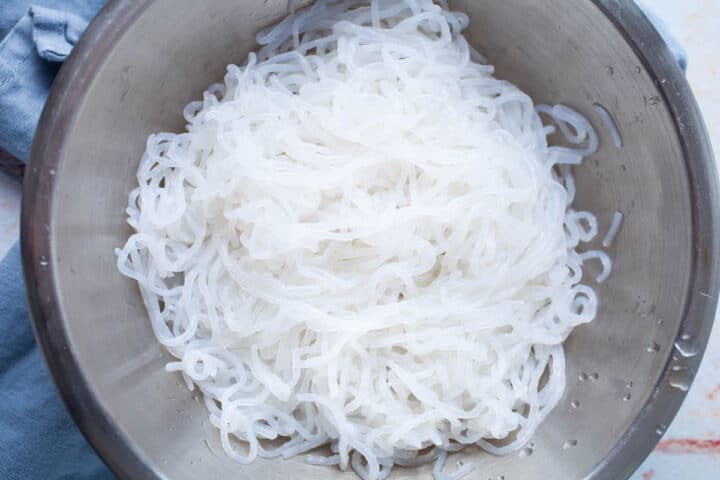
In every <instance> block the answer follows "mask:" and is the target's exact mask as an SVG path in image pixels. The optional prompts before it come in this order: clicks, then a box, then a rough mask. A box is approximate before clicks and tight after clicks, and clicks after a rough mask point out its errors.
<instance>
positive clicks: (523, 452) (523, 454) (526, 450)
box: [518, 447, 533, 457]
mask: <svg viewBox="0 0 720 480" xmlns="http://www.w3.org/2000/svg"><path fill="white" fill-rule="evenodd" d="M532 454H533V449H532V448H530V447H525V448H523V449H522V450H520V453H519V454H518V455H519V456H520V457H529V456H530V455H532Z"/></svg>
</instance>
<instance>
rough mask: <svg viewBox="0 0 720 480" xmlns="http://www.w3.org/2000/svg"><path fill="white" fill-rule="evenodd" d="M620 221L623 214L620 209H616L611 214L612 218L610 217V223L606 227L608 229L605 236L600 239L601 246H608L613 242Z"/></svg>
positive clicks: (618, 229) (620, 223)
mask: <svg viewBox="0 0 720 480" xmlns="http://www.w3.org/2000/svg"><path fill="white" fill-rule="evenodd" d="M622 221H623V214H622V213H621V212H620V211H616V212H615V213H614V214H613V219H612V223H610V228H608V231H607V233H606V234H605V237H603V241H602V246H603V247H605V248H608V247H610V246H611V245H612V244H613V241H614V240H615V237H616V236H617V234H618V232H619V231H620V226H621V225H622Z"/></svg>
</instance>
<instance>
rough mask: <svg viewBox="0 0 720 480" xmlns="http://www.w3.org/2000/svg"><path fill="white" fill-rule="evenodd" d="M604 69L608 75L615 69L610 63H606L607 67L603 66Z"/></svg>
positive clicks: (613, 73)
mask: <svg viewBox="0 0 720 480" xmlns="http://www.w3.org/2000/svg"><path fill="white" fill-rule="evenodd" d="M605 71H606V72H607V74H608V75H615V69H614V68H613V66H612V65H608V66H607V67H605Z"/></svg>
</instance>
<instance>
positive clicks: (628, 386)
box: [625, 382, 633, 389]
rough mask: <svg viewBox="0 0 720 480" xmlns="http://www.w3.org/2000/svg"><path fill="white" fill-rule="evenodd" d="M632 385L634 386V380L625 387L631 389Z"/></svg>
mask: <svg viewBox="0 0 720 480" xmlns="http://www.w3.org/2000/svg"><path fill="white" fill-rule="evenodd" d="M632 387H633V383H632V382H628V383H626V384H625V388H627V389H631V388H632Z"/></svg>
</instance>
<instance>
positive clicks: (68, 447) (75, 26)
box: [0, 0, 687, 480]
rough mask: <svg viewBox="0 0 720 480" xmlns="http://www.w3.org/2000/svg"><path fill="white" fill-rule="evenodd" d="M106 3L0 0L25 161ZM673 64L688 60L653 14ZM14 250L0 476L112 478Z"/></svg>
mask: <svg viewBox="0 0 720 480" xmlns="http://www.w3.org/2000/svg"><path fill="white" fill-rule="evenodd" d="M104 1H105V0H36V1H35V2H34V4H33V5H32V6H31V5H30V3H29V2H27V1H26V0H0V4H1V5H0V6H1V8H0V38H2V39H3V40H2V42H0V147H2V148H4V149H5V150H7V151H8V152H9V153H11V154H12V155H14V156H15V157H17V158H18V159H20V160H22V161H26V160H27V157H28V154H29V151H30V144H31V141H32V138H33V135H34V133H35V127H36V125H37V121H38V118H39V116H40V112H41V111H42V107H43V105H44V104H45V100H46V98H47V94H48V91H49V89H50V85H51V84H52V81H53V78H54V77H55V74H56V73H57V69H58V62H62V61H63V60H64V59H65V57H66V56H67V55H68V54H69V53H70V51H71V50H72V47H73V45H75V43H76V42H77V41H78V39H79V38H80V35H81V34H82V32H83V30H84V29H85V27H86V25H87V21H88V20H90V19H91V18H92V17H93V16H94V15H95V13H96V12H97V10H98V9H99V8H100V6H101V5H102V3H104ZM649 18H650V19H651V20H652V21H653V22H655V24H656V25H657V26H658V30H659V31H660V33H661V34H662V35H663V37H664V38H665V40H666V41H667V43H668V45H669V46H670V48H671V50H672V51H673V53H675V55H676V56H677V58H678V63H679V64H680V66H681V67H682V68H683V69H684V68H685V66H686V65H687V57H686V55H685V52H684V50H682V48H681V47H680V45H679V44H678V43H677V42H676V41H675V40H674V39H673V38H672V36H670V35H669V34H668V30H667V28H666V27H665V25H664V24H663V23H662V21H660V20H659V19H658V18H657V17H656V16H655V15H653V14H652V13H650V14H649ZM20 265H21V264H20V249H19V248H18V246H17V245H15V246H14V247H13V249H12V250H11V251H10V253H9V254H8V256H7V257H6V258H5V259H4V260H3V261H2V262H0V329H1V331H2V332H3V335H0V479H2V480H21V479H22V480H35V479H38V480H40V479H42V480H104V479H112V478H113V476H112V474H111V473H110V471H109V470H108V469H107V468H106V467H105V465H104V464H103V463H102V462H101V461H100V459H99V458H98V457H97V456H96V455H95V453H94V452H93V451H92V449H91V448H90V446H89V445H88V444H87V442H86V441H85V439H84V437H83V436H82V434H81V433H80V432H79V430H78V429H77V427H76V426H75V424H74V423H73V421H72V419H71V418H70V416H69V415H68V413H67V411H66V410H65V407H64V405H63V404H62V402H61V400H60V398H59V397H58V395H57V392H56V391H55V388H54V386H53V385H52V381H51V379H50V377H49V374H48V373H47V371H46V369H45V366H44V364H43V361H42V358H41V354H40V352H39V350H38V347H37V345H36V343H35V339H34V337H33V333H32V328H31V325H30V321H29V318H28V312H27V307H26V304H25V292H24V285H23V279H22V270H21V266H20Z"/></svg>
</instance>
